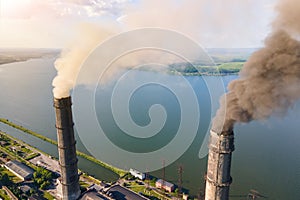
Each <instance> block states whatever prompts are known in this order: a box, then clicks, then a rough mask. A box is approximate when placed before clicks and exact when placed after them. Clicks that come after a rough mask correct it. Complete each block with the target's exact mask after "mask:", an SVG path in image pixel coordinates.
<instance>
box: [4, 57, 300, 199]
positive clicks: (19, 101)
mask: <svg viewBox="0 0 300 200" xmlns="http://www.w3.org/2000/svg"><path fill="white" fill-rule="evenodd" d="M53 62H54V59H49V58H47V59H34V60H29V61H26V62H20V63H11V64H5V65H0V86H1V94H0V105H1V107H0V108H1V112H0V117H3V118H7V119H9V120H11V121H13V122H15V123H17V124H20V125H22V126H24V127H26V128H28V129H31V130H33V131H35V132H38V133H40V134H42V135H44V136H46V137H49V138H51V139H56V130H55V126H54V124H55V116H54V111H53V107H52V98H53V97H52V86H51V82H52V79H53V77H54V76H55V74H56V71H55V69H54V68H53ZM149 77H150V78H153V79H155V80H158V79H159V77H162V79H163V80H164V81H166V82H169V83H172V85H173V86H174V87H184V86H181V85H180V84H173V83H176V82H178V77H177V76H175V75H167V74H159V73H156V72H146V71H135V72H134V73H133V74H132V77H131V79H130V81H131V82H130V83H132V82H136V81H137V80H138V79H137V78H139V79H147V78H149ZM184 78H185V80H187V81H188V83H189V84H190V85H191V88H192V89H193V91H194V92H195V97H196V100H197V103H198V106H199V110H200V120H199V121H198V122H197V123H198V124H197V125H199V128H198V130H197V132H196V135H195V138H192V141H191V144H189V145H188V147H187V148H186V151H185V150H184V151H183V152H181V153H183V154H182V155H180V154H178V155H179V156H177V157H178V159H177V157H176V155H175V158H176V159H175V160H176V161H175V162H173V163H172V164H170V165H168V166H167V167H166V168H165V177H166V179H167V180H169V181H172V182H174V183H177V182H178V167H179V166H180V165H181V166H182V167H183V174H182V181H183V187H184V188H186V189H188V190H189V191H190V193H191V194H197V193H198V192H199V191H200V190H203V187H204V184H203V183H204V180H203V175H204V173H205V170H206V162H207V157H206V156H204V158H199V152H200V149H201V146H202V143H203V140H204V137H205V134H206V133H207V130H208V128H209V123H210V120H211V116H213V115H214V113H215V110H216V108H217V107H216V106H213V105H215V104H217V102H218V98H219V96H220V88H217V87H219V86H218V85H217V84H216V82H218V81H220V79H221V80H222V81H223V82H224V84H225V85H227V84H228V82H230V80H233V79H236V78H237V76H225V77H205V78H203V77H197V76H191V77H184ZM154 82H155V81H154ZM207 84H209V85H210V88H208V87H207ZM214 84H216V85H214ZM124 85H126V84H124ZM173 86H172V87H173ZM87 90H88V89H87V88H85V87H81V86H79V87H78V88H77V89H76V91H75V94H76V98H77V99H75V98H74V107H76V105H78V104H79V103H80V102H85V97H86V95H85V92H86V91H87ZM174 90H175V89H174ZM115 91H116V90H115V89H113V85H109V84H108V85H106V86H105V87H104V86H101V87H98V88H96V90H95V91H94V94H95V96H94V101H95V102H96V103H95V111H96V116H97V120H98V121H99V124H100V126H101V128H102V129H103V131H104V132H105V133H106V134H105V135H101V134H99V133H98V132H97V130H93V129H89V130H85V133H82V128H80V127H76V128H77V129H78V130H80V132H79V131H78V132H79V133H78V132H76V138H77V141H78V149H80V150H81V151H85V152H87V149H88V150H89V152H91V153H92V154H93V155H95V156H96V157H99V158H102V157H101V156H103V154H105V155H111V158H112V159H113V160H112V161H111V163H112V164H114V165H118V166H119V167H122V168H125V169H128V168H130V167H133V168H134V167H135V165H139V163H134V162H132V161H131V160H130V159H126V157H124V156H123V155H126V154H121V153H120V154H118V152H114V151H115V150H114V149H107V148H105V149H103V147H105V145H106V143H105V141H106V140H107V139H108V140H109V141H111V142H112V143H113V144H115V145H116V146H118V147H119V148H120V149H122V150H124V151H126V152H133V153H136V154H138V155H144V156H147V155H148V154H147V153H149V152H153V151H155V150H157V149H160V148H162V147H164V146H166V145H167V144H169V143H170V142H171V141H172V140H173V139H174V138H175V135H176V133H177V130H178V127H179V126H180V122H181V120H182V119H181V117H182V116H183V111H182V110H180V106H182V102H181V101H180V100H178V99H176V98H177V97H178V95H177V94H176V92H174V91H170V90H168V87H162V86H159V85H157V84H155V83H152V84H148V85H145V86H143V87H139V88H138V89H137V90H136V91H135V92H134V93H133V95H132V96H131V99H130V101H129V104H128V105H129V110H130V116H131V118H132V120H133V121H134V122H135V123H136V124H138V125H140V126H147V125H148V124H151V116H149V112H148V110H149V108H150V107H151V106H152V105H158V104H159V105H162V106H163V107H164V109H165V110H164V112H161V111H160V108H158V113H160V112H161V115H162V116H164V115H165V114H167V118H166V120H165V123H164V124H163V128H162V129H161V130H158V133H157V134H156V135H153V136H151V137H147V138H139V137H133V136H130V135H128V134H124V130H121V129H120V127H119V126H118V124H117V123H116V121H115V119H114V116H113V113H112V111H111V105H110V103H111V95H113V94H114V93H113V92H115ZM78 98H79V99H78ZM188 98H190V97H188ZM125 100H126V99H125ZM125 100H124V99H117V100H116V102H115V103H116V105H122V104H125V105H127V103H128V102H126V101H125ZM77 107H79V106H77ZM77 107H76V108H77ZM82 108H85V107H82ZM152 108H154V107H152ZM120 109H121V108H120ZM155 109H156V108H154V111H155ZM187 109H189V108H187ZM74 112H78V109H74ZM76 114H77V117H75V123H76V120H79V122H80V120H81V118H80V116H83V117H85V113H84V112H82V113H80V114H78V113H76ZM79 115H80V116H79ZM119 115H120V116H122V113H121V114H119ZM189 116H190V118H188V120H190V121H193V120H194V119H193V118H192V116H193V115H192V114H190V115H189ZM299 118H300V103H297V104H296V105H295V106H294V107H293V108H292V109H291V110H289V111H288V113H287V115H286V116H284V117H272V118H270V119H268V120H265V121H263V122H257V121H254V122H251V123H249V124H240V125H237V126H236V127H235V149H236V150H235V151H234V153H233V160H232V177H233V183H232V187H231V196H232V199H246V197H236V198H234V196H240V195H247V194H248V193H249V190H250V189H255V190H257V191H259V192H260V193H261V194H263V195H265V196H267V197H268V199H272V200H285V199H288V200H298V199H300V151H299V148H298V147H299V145H300V134H299V129H300V123H299ZM162 119H163V118H162ZM86 121H87V125H86V126H88V127H93V126H92V125H90V124H89V121H90V120H89V118H87V120H86ZM157 123H160V121H158V122H157ZM78 124H80V123H78ZM119 125H120V124H119ZM123 125H124V124H123ZM83 127H84V125H83ZM0 129H1V130H3V131H5V132H7V133H9V134H11V135H12V136H14V137H18V138H19V139H21V140H24V141H25V142H27V143H29V144H31V145H33V146H35V147H37V148H39V149H41V150H43V151H45V152H47V153H49V154H51V155H53V156H57V149H56V147H55V146H53V145H51V144H48V143H46V142H44V141H41V140H39V139H37V138H34V137H32V136H29V135H26V134H24V133H22V132H20V131H17V130H15V129H12V128H10V127H7V126H6V125H3V124H0ZM190 129H191V130H190V131H191V133H186V134H187V137H189V135H188V134H193V133H192V131H193V130H192V127H190ZM188 131H189V129H187V132H188ZM107 133H109V134H107ZM93 138H95V139H94V140H93ZM87 142H88V143H89V142H90V143H89V144H90V145H87ZM182 142H183V143H184V141H182ZM102 143H103V144H102ZM203 146H205V145H203ZM91 148H92V149H91ZM177 148H179V149H184V148H182V147H181V146H178V147H176V148H174V149H171V150H172V151H171V152H177V151H176V150H177ZM98 152H99V153H98ZM201 152H202V154H204V155H205V151H201ZM203 152H204V153H203ZM174 154H175V153H174ZM118 155H119V156H118ZM172 156H174V155H169V154H166V155H162V156H161V157H160V158H159V159H161V160H159V159H157V160H159V161H155V162H161V165H163V164H162V161H163V160H165V161H166V163H168V161H169V157H172ZM107 159H108V158H107V157H103V160H104V161H109V160H107ZM138 160H139V159H137V162H138ZM170 160H171V159H170ZM79 168H81V169H82V170H83V171H87V172H88V173H89V174H93V175H94V176H95V177H97V178H99V179H104V180H107V181H112V180H115V179H116V178H117V176H116V175H115V174H114V173H112V172H110V171H108V170H106V169H104V168H102V167H98V166H96V165H95V164H93V163H91V162H89V161H87V160H85V159H80V160H79ZM146 168H147V167H146ZM149 168H151V163H150V164H149ZM151 174H152V175H155V176H157V177H162V170H155V171H153V172H151Z"/></svg>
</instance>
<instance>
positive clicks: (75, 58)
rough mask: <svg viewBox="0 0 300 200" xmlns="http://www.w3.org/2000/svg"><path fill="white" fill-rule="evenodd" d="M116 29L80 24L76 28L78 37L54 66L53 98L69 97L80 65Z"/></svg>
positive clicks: (107, 26)
mask: <svg viewBox="0 0 300 200" xmlns="http://www.w3.org/2000/svg"><path fill="white" fill-rule="evenodd" d="M116 32H117V28H116V26H115V25H113V24H107V23H106V24H104V23H103V24H102V26H101V27H100V26H98V25H97V24H94V23H82V24H81V25H80V26H79V27H78V35H77V36H75V39H74V40H75V41H74V42H73V43H72V44H71V45H70V47H69V48H68V49H64V50H63V51H62V53H61V56H60V58H58V59H57V60H56V61H55V63H54V65H55V68H56V70H57V76H56V77H55V78H54V79H53V82H52V85H53V86H54V89H53V94H54V97H55V98H64V97H68V96H70V94H69V92H70V89H72V88H73V86H74V84H75V81H76V78H77V75H78V73H79V71H80V67H81V65H82V63H83V62H84V61H85V59H86V58H87V56H88V55H89V54H90V52H91V51H92V50H93V49H95V48H96V47H97V45H98V44H99V43H100V42H102V41H104V40H105V39H106V38H108V37H109V36H111V35H113V34H115V33H116Z"/></svg>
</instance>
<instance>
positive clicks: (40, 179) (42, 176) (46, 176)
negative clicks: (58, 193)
mask: <svg viewBox="0 0 300 200" xmlns="http://www.w3.org/2000/svg"><path fill="white" fill-rule="evenodd" d="M53 178H54V175H53V173H52V172H50V171H48V170H47V169H45V168H43V167H38V168H37V170H36V171H35V172H34V173H33V182H34V183H35V184H36V185H37V186H38V187H39V188H40V189H46V188H47V187H49V186H50V185H51V181H52V179H53Z"/></svg>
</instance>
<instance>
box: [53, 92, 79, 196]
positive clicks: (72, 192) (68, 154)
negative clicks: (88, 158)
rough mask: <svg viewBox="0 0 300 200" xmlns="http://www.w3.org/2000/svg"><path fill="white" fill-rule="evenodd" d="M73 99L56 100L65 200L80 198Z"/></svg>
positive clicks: (59, 152)
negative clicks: (72, 107)
mask: <svg viewBox="0 0 300 200" xmlns="http://www.w3.org/2000/svg"><path fill="white" fill-rule="evenodd" d="M71 106H72V103H71V97H66V98H61V99H56V98H54V108H55V114H56V129H57V140H58V154H59V165H60V170H61V177H60V182H61V189H62V191H61V192H62V194H61V196H62V199H63V200H76V199H78V197H79V196H80V187H79V176H78V168H77V162H78V160H77V157H76V146H75V144H76V141H75V137H74V129H73V119H72V109H71Z"/></svg>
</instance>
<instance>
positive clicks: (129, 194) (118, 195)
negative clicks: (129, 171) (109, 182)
mask: <svg viewBox="0 0 300 200" xmlns="http://www.w3.org/2000/svg"><path fill="white" fill-rule="evenodd" d="M107 195H108V196H110V197H111V198H113V199H118V200H149V199H148V198H146V197H143V196H141V195H139V194H137V193H134V192H133V191H131V190H128V189H127V188H124V187H122V186H120V185H114V186H112V187H111V188H109V190H108V191H107Z"/></svg>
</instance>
